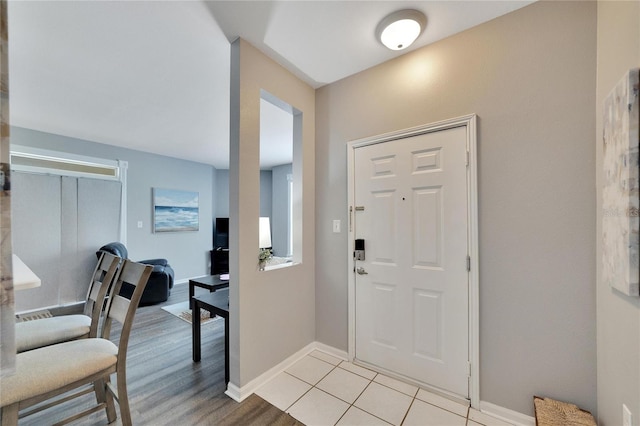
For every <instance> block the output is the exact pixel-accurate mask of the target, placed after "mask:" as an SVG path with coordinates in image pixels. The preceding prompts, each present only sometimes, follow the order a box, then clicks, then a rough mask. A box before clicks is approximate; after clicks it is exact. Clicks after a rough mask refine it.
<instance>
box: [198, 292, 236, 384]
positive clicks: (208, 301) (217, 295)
mask: <svg viewBox="0 0 640 426" xmlns="http://www.w3.org/2000/svg"><path fill="white" fill-rule="evenodd" d="M191 300H192V301H193V312H194V314H192V315H191V334H192V336H191V337H192V339H191V341H192V345H193V346H192V349H193V362H198V361H200V349H201V348H200V346H201V343H200V340H201V338H200V309H201V308H202V309H204V310H205V311H209V312H210V313H211V315H212V316H213V315H214V314H215V315H219V316H221V317H222V318H224V382H225V383H229V291H228V290H221V291H216V292H214V293H208V294H204V295H202V296H196V297H194V298H192V299H191Z"/></svg>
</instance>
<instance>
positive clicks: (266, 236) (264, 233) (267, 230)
mask: <svg viewBox="0 0 640 426" xmlns="http://www.w3.org/2000/svg"><path fill="white" fill-rule="evenodd" d="M258 232H259V233H260V247H259V248H267V247H271V223H270V222H269V218H268V217H261V218H260V224H259V231H258Z"/></svg>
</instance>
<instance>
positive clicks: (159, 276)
mask: <svg viewBox="0 0 640 426" xmlns="http://www.w3.org/2000/svg"><path fill="white" fill-rule="evenodd" d="M102 251H105V252H107V253H111V254H113V255H116V256H119V257H121V258H123V259H128V258H129V252H128V251H127V248H126V247H125V246H124V244H122V243H118V242H113V243H109V244H105V245H104V246H102V247H100V249H99V250H98V251H97V252H96V256H98V257H100V252H102ZM137 262H138V263H144V264H145V265H153V271H152V272H151V276H150V277H149V281H148V282H147V287H146V288H145V289H144V292H143V293H142V299H140V305H153V304H155V303H160V302H164V301H166V300H167V299H168V298H169V294H170V293H171V289H172V288H173V279H174V273H173V268H171V265H169V262H167V259H146V260H138V261H137ZM133 290H134V287H133V286H130V285H126V283H125V284H123V286H122V288H121V290H120V296H123V297H127V298H130V297H131V295H132V294H133Z"/></svg>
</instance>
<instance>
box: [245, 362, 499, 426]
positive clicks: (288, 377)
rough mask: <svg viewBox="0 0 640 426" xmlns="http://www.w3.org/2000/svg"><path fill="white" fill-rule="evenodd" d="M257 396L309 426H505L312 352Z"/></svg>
mask: <svg viewBox="0 0 640 426" xmlns="http://www.w3.org/2000/svg"><path fill="white" fill-rule="evenodd" d="M256 394H257V395H258V396H260V397H262V398H263V399H265V400H267V401H269V402H270V403H271V404H273V405H275V406H276V407H278V408H280V409H281V410H283V411H285V412H287V413H289V414H290V415H292V416H293V417H295V418H296V419H297V420H299V421H300V422H302V423H304V424H305V425H307V426H314V425H323V426H324V425H367V426H369V425H371V426H374V425H407V426H414V425H415V426H480V425H485V426H504V425H508V423H505V422H503V421H501V420H498V419H495V418H493V417H490V416H487V415H486V414H484V413H481V412H479V411H477V410H474V409H472V408H470V407H469V405H468V404H466V405H465V404H461V403H458V402H455V401H452V400H449V399H447V398H443V397H442V396H439V395H436V394H434V393H431V392H427V391H425V390H424V389H420V388H418V387H416V386H413V385H409V384H406V383H404V382H401V381H398V380H396V379H393V378H391V377H387V376H384V375H382V374H378V373H376V372H374V371H371V370H367V369H365V368H362V367H359V366H357V365H354V364H351V363H349V362H346V361H342V360H341V359H339V358H336V357H333V356H331V355H328V354H326V353H324V352H321V351H313V352H312V353H310V354H309V355H307V356H305V357H304V358H302V359H301V360H300V361H298V362H297V363H295V364H294V365H292V366H291V367H289V368H288V369H287V370H286V371H284V372H282V373H280V374H279V375H277V376H276V377H274V378H273V379H272V380H270V381H269V382H268V383H266V384H265V385H263V386H262V387H260V389H258V391H257V392H256Z"/></svg>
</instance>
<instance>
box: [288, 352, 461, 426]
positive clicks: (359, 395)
mask: <svg viewBox="0 0 640 426" xmlns="http://www.w3.org/2000/svg"><path fill="white" fill-rule="evenodd" d="M307 355H308V356H310V357H312V358H314V359H316V360H319V361H322V362H324V363H327V364H329V365H331V366H332V368H331V370H329V371H328V372H327V373H326V374H325V375H324V376H322V377H321V378H320V379H319V380H318V381H317V382H316V383H315V384H311V383H309V382H307V381H305V380H303V379H301V378H300V377H297V376H295V375H294V374H291V373H289V372H287V371H284V372H285V373H286V374H288V375H289V376H291V377H294V378H296V379H298V380H301V381H302V382H304V383H307V384H308V385H310V386H311V388H310V389H308V390H307V391H306V392H304V393H303V394H302V395H301V396H300V397H299V398H298V399H296V400H295V401H294V402H293V403H292V404H291V405H289V407H288V408H287V409H286V410H285V412H287V413H289V411H288V410H290V409H291V407H293V406H294V405H295V404H296V403H297V402H298V401H300V400H301V399H302V398H303V397H304V396H305V395H307V394H308V393H309V392H310V391H311V389H314V388H315V389H317V390H318V391H320V392H323V393H325V394H327V395H329V396H331V397H333V398H336V399H337V400H339V401H342V402H344V403H346V404H349V407H348V408H347V409H346V410H345V411H344V413H342V415H341V416H340V418H339V419H338V420H337V421H336V423H334V426H335V425H337V424H338V423H339V422H340V420H342V418H343V417H344V416H345V414H346V413H347V411H349V409H350V408H351V407H355V408H357V409H359V410H362V411H363V412H364V413H367V414H369V415H370V416H373V417H375V418H377V419H380V420H382V421H383V422H385V423H388V422H387V421H386V420H384V419H382V418H380V417H378V416H376V415H375V414H373V413H370V412H368V411H366V410H363V409H362V408H360V407H357V406H356V405H354V404H355V402H356V401H357V400H358V399H359V398H360V397H361V396H362V394H363V393H364V392H365V391H366V390H367V389H368V388H369V386H371V383H374V382H375V383H376V384H377V385H379V386H382V387H385V388H387V389H390V390H393V391H395V392H398V393H400V394H402V395H406V396H409V397H411V403H410V404H409V407H408V408H407V411H406V412H405V413H404V416H403V418H402V421H401V422H400V425H402V424H403V423H404V422H405V420H406V418H407V416H408V415H409V411H410V410H411V407H412V406H413V404H414V402H415V401H416V399H417V400H419V401H420V402H423V403H425V404H428V405H431V406H433V407H436V408H438V409H440V410H443V411H446V412H449V413H451V414H454V415H457V416H459V417H462V418H463V419H465V426H467V425H468V424H469V421H470V419H469V415H470V406H467V407H466V408H467V413H466V416H461V415H460V414H458V413H456V412H453V411H451V410H448V409H446V408H444V407H440V406H439V405H436V404H433V403H431V402H428V401H423V400H421V399H420V398H418V393H419V392H420V389H421V388H420V387H419V386H416V391H415V392H414V394H413V396H411V395H409V394H407V393H404V392H402V391H399V390H398V389H395V388H393V387H391V386H388V385H386V384H384V383H380V382H376V381H375V379H376V377H378V376H379V375H380V373H378V372H375V371H373V370H369V369H365V370H367V371H370V372H372V373H373V374H374V376H373V377H372V378H371V379H369V378H368V377H365V376H363V375H360V374H358V373H356V372H354V371H351V370H348V369H346V368H342V367H340V366H341V364H342V363H343V362H348V361H345V360H340V362H339V363H338V364H333V363H331V362H328V361H326V360H324V359H322V358H319V357H317V356H314V355H313V354H312V353H309V354H307ZM337 359H339V358H337ZM337 368H340V369H341V370H343V371H345V372H347V373H351V374H354V375H356V376H358V377H361V378H363V379H365V380H368V381H369V383H368V384H367V385H366V386H365V387H364V389H363V390H362V391H361V392H360V393H359V394H358V396H357V397H356V398H355V399H354V400H353V402H352V403H349V402H347V401H345V400H343V399H342V398H340V397H338V396H336V395H333V394H332V393H330V392H328V391H325V390H323V389H320V388H319V387H317V384H318V383H320V382H321V381H322V380H324V379H325V378H326V377H327V376H328V375H329V374H331V373H332V372H333V371H334V370H335V369H337Z"/></svg>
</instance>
